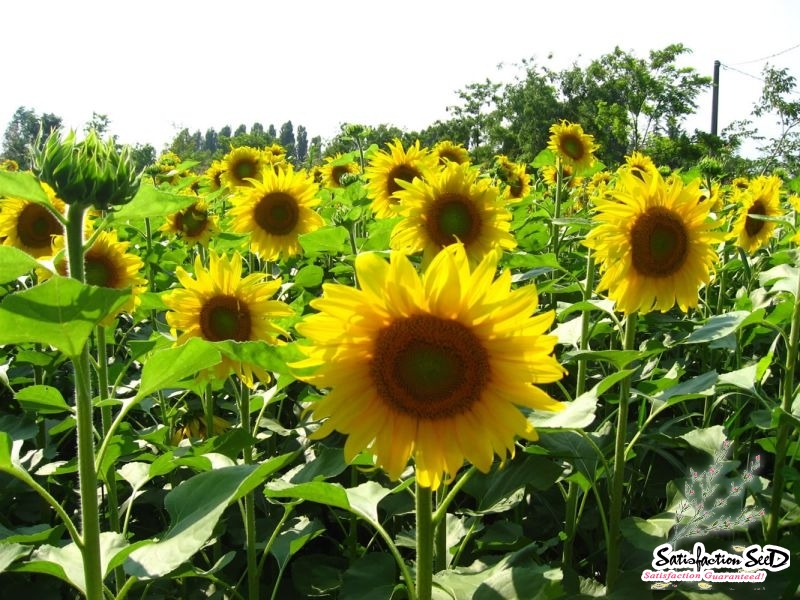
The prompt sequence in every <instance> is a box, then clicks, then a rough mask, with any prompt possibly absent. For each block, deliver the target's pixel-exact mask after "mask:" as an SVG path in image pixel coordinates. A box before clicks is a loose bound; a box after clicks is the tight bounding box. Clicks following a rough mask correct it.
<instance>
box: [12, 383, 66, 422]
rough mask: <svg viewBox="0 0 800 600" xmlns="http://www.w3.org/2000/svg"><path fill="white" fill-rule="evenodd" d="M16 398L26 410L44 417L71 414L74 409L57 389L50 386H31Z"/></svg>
mask: <svg viewBox="0 0 800 600" xmlns="http://www.w3.org/2000/svg"><path fill="white" fill-rule="evenodd" d="M14 397H15V398H16V399H17V401H18V402H19V403H20V405H21V406H22V408H24V409H25V410H32V411H35V412H38V413H39V414H42V415H53V414H59V413H63V412H69V411H71V410H72V409H71V408H70V407H69V405H68V404H67V403H66V402H65V401H64V396H62V395H61V392H59V391H58V390H57V389H56V388H54V387H52V386H49V385H31V386H28V387H26V388H23V389H21V390H20V391H18V392H17V393H16V394H15V395H14Z"/></svg>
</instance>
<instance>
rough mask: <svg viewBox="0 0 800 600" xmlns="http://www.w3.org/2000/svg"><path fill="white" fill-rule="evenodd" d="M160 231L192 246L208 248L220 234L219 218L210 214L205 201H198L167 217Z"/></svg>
mask: <svg viewBox="0 0 800 600" xmlns="http://www.w3.org/2000/svg"><path fill="white" fill-rule="evenodd" d="M160 231H163V232H164V233H167V234H172V235H176V236H179V237H181V238H183V239H184V241H186V243H187V244H189V245H190V246H193V245H194V244H200V245H202V246H208V242H210V241H211V237H212V236H214V235H216V234H217V233H219V218H218V217H217V216H216V215H212V214H210V213H209V212H208V205H207V204H206V203H205V202H204V201H203V200H198V201H197V202H195V203H193V204H191V205H189V206H187V207H186V208H184V209H181V210H179V211H178V212H176V213H174V214H172V215H170V216H169V217H167V221H166V222H165V223H164V224H163V225H162V226H161V228H160Z"/></svg>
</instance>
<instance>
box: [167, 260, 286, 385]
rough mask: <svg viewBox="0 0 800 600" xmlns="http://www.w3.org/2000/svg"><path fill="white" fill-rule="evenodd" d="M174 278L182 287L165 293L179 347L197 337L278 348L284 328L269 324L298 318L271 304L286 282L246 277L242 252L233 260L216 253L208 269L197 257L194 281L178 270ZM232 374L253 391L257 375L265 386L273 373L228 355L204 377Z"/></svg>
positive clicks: (278, 304)
mask: <svg viewBox="0 0 800 600" xmlns="http://www.w3.org/2000/svg"><path fill="white" fill-rule="evenodd" d="M175 274H176V275H177V277H178V281H179V282H180V284H181V286H182V287H179V288H175V289H173V290H171V291H169V292H167V293H166V294H164V296H163V300H164V304H165V305H166V307H167V310H168V312H167V324H168V325H169V326H170V328H171V330H172V335H173V336H175V337H176V342H175V343H176V344H177V345H179V344H183V343H185V342H186V341H188V340H189V339H190V338H194V337H199V338H202V339H204V340H208V341H210V342H220V341H223V340H232V341H235V342H248V341H266V342H269V343H273V344H274V343H277V341H278V340H277V336H279V335H285V333H286V332H285V331H284V330H283V329H281V328H280V327H278V326H277V325H275V324H274V323H272V322H271V321H270V319H271V318H280V317H286V316H289V315H291V314H293V311H292V309H291V308H290V307H289V306H287V305H286V304H284V303H283V302H279V301H277V300H270V298H271V297H272V296H273V295H274V294H275V292H277V291H278V289H279V288H280V285H281V280H280V279H275V280H272V281H265V278H266V274H264V273H252V274H250V275H247V276H245V277H242V257H241V255H239V253H238V252H237V253H234V255H233V257H232V258H230V259H228V258H227V257H226V256H219V255H217V254H216V252H214V251H213V250H212V251H210V252H209V268H208V269H206V268H205V267H203V263H202V260H201V259H200V257H199V256H198V257H196V258H195V261H194V277H192V276H191V275H190V274H189V273H187V272H186V270H185V269H184V268H183V267H178V268H177V270H176V271H175ZM179 331H180V332H181V333H180V335H179V334H178V332H179ZM231 373H235V374H236V375H237V376H238V377H239V378H240V379H241V380H242V381H243V382H244V383H245V384H246V385H247V386H249V387H253V385H254V375H255V376H256V377H258V378H259V379H260V380H262V381H268V380H269V374H268V373H267V372H266V371H264V369H262V368H261V367H259V366H257V365H250V364H246V363H241V362H238V361H235V360H233V359H231V358H228V357H226V356H223V358H222V362H220V363H219V364H218V365H216V366H215V367H213V368H211V369H209V370H208V371H207V372H204V373H201V374H200V378H201V379H208V378H209V377H211V378H213V379H216V380H224V379H225V378H227V377H228V375H230V374H231Z"/></svg>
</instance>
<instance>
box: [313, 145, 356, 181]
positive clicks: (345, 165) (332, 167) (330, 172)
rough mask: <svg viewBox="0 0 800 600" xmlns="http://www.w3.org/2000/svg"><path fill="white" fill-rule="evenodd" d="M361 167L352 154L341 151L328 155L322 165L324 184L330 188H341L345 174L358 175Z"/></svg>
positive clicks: (321, 171)
mask: <svg viewBox="0 0 800 600" xmlns="http://www.w3.org/2000/svg"><path fill="white" fill-rule="evenodd" d="M360 172H361V169H360V168H359V166H358V163H357V162H356V161H354V160H353V157H352V155H345V154H342V153H341V152H338V153H336V154H335V155H334V156H328V157H327V158H326V159H325V164H324V165H322V166H321V167H320V175H321V181H322V185H323V186H324V187H328V188H340V187H344V186H343V185H342V176H343V175H358V174H359V173H360Z"/></svg>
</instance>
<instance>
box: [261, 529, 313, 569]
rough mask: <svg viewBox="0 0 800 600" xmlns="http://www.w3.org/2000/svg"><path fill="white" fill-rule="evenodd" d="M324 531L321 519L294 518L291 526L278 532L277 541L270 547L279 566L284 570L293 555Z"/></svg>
mask: <svg viewBox="0 0 800 600" xmlns="http://www.w3.org/2000/svg"><path fill="white" fill-rule="evenodd" d="M323 531H325V527H324V526H323V525H322V523H320V522H319V521H316V520H313V521H312V520H310V519H309V518H308V517H305V516H303V517H298V518H296V519H294V524H293V525H292V526H291V527H289V528H288V529H285V530H283V531H281V532H280V534H278V537H277V539H276V540H275V543H274V544H273V545H272V548H270V554H272V555H273V556H274V557H275V559H276V560H277V561H278V566H279V567H280V569H281V570H283V569H284V568H286V565H287V564H288V563H289V560H290V559H291V558H292V556H294V555H295V554H297V553H298V552H299V551H300V550H301V549H302V548H303V546H305V545H306V544H307V543H308V542H310V541H311V540H313V539H314V538H315V537H317V536H318V535H320V534H321V533H322V532H323Z"/></svg>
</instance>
